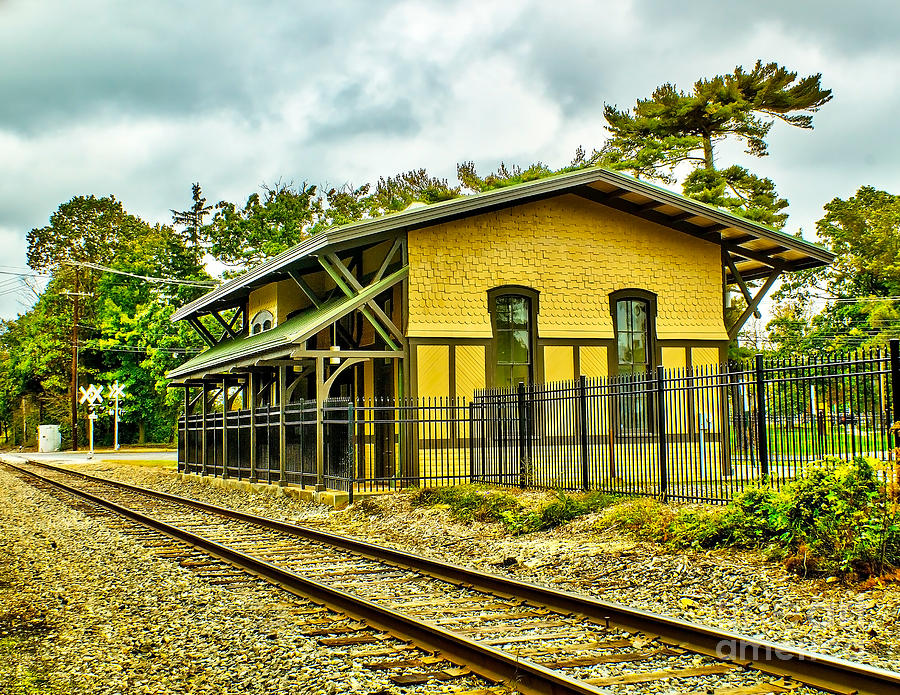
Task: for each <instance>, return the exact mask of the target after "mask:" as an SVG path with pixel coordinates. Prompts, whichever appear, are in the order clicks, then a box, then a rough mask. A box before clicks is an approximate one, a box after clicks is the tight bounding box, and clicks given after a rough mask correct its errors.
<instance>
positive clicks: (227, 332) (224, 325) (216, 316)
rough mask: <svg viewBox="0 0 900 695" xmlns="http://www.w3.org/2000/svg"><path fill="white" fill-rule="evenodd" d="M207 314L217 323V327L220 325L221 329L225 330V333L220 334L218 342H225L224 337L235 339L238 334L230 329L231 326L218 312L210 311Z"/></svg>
mask: <svg viewBox="0 0 900 695" xmlns="http://www.w3.org/2000/svg"><path fill="white" fill-rule="evenodd" d="M209 313H210V315H211V316H212V317H213V318H214V319H215V320H216V321H218V322H219V325H221V326H222V328H224V329H225V332H224V333H222V335H221V337H220V338H219V341H220V342H221V341H222V340H225V338H226V336H227V337H229V338H237V335H238V334H237V333H236V332H235V331H234V329H233V328H232V327H231V324H230V323H229V322H228V321H226V320H225V319H223V318H222V315H221V314H220V313H219V312H218V311H211V312H209Z"/></svg>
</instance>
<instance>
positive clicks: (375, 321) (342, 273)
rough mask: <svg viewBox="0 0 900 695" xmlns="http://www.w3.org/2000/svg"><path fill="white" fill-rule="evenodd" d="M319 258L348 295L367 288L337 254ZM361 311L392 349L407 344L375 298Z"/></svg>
mask: <svg viewBox="0 0 900 695" xmlns="http://www.w3.org/2000/svg"><path fill="white" fill-rule="evenodd" d="M318 260H319V264H320V265H321V266H322V267H323V268H324V269H325V272H327V273H328V274H329V275H330V276H331V279H332V280H334V283H335V284H336V285H337V286H338V287H339V288H340V290H341V291H342V292H343V293H344V294H345V295H347V296H348V297H356V296H358V295H359V294H360V293H361V292H362V291H363V289H365V288H364V287H363V286H362V285H361V284H360V282H359V280H357V279H356V278H355V277H354V276H353V273H351V272H350V271H349V270H348V269H347V266H346V265H344V263H343V261H341V259H340V258H338V257H337V255H335V254H333V253H326V254H323V255H321V256H318ZM359 311H360V313H361V314H362V315H363V316H365V317H366V319H368V321H369V322H370V323H371V324H372V326H373V327H374V328H375V330H376V331H377V332H378V334H379V335H380V336H381V337H382V339H383V340H384V342H385V343H387V344H388V346H389V347H390V348H391V349H393V350H397V349H400V348H401V346H405V343H406V339H405V337H404V335H403V332H402V331H401V330H400V329H399V328H397V326H396V325H395V324H394V322H393V321H391V319H390V318H389V317H388V315H387V314H385V313H384V311H383V310H382V308H381V307H380V306H378V303H377V302H376V301H375V300H374V299H370V300H369V301H367V302H366V303H365V305H364V306H361V307H360V308H359ZM395 339H396V340H395ZM398 341H399V342H398Z"/></svg>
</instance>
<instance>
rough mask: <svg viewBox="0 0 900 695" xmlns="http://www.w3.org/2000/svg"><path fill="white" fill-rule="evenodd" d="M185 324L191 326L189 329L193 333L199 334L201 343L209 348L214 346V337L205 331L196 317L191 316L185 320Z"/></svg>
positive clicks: (204, 327)
mask: <svg viewBox="0 0 900 695" xmlns="http://www.w3.org/2000/svg"><path fill="white" fill-rule="evenodd" d="M187 322H188V323H189V324H190V325H191V328H193V329H194V330H195V331H197V333H199V334H200V337H201V338H203V341H204V342H205V343H206V344H207V345H209V346H210V347H213V346H214V345H215V344H216V339H215V337H213V334H212V333H210V332H209V331H208V330H206V326H204V325H203V324H202V323H201V322H200V319H199V318H197V317H196V316H191V317H190V318H189V319H188V320H187Z"/></svg>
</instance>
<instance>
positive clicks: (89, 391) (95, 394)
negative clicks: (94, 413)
mask: <svg viewBox="0 0 900 695" xmlns="http://www.w3.org/2000/svg"><path fill="white" fill-rule="evenodd" d="M116 385H118V382H116ZM104 388H105V387H104V386H95V385H94V384H89V385H88V387H87V388H85V387H84V386H79V387H78V390H79V391H81V398H79V399H78V402H79V403H81V404H82V405H84V404H85V403H87V404H88V406H93V405H94V404H96V403H102V402H103V389H104Z"/></svg>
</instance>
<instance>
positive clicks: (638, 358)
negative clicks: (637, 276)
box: [609, 289, 656, 432]
mask: <svg viewBox="0 0 900 695" xmlns="http://www.w3.org/2000/svg"><path fill="white" fill-rule="evenodd" d="M609 308H610V311H611V312H612V320H613V328H614V329H615V334H616V373H617V374H618V375H619V376H622V377H625V379H624V380H622V381H620V382H618V383H617V384H616V386H615V389H616V393H617V398H616V400H617V403H618V420H619V429H620V431H622V432H650V431H652V430H653V402H652V398H651V397H650V393H649V391H648V388H647V384H646V382H645V377H646V376H647V375H649V374H650V373H651V372H652V370H653V368H654V366H656V295H655V294H653V293H652V292H647V291H646V290H637V289H629V290H619V291H618V292H613V293H612V294H611V295H610V296H609Z"/></svg>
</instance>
